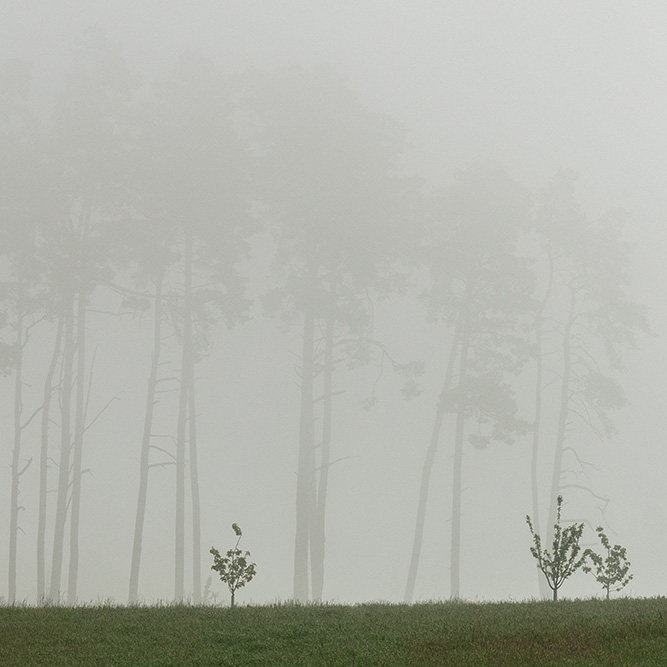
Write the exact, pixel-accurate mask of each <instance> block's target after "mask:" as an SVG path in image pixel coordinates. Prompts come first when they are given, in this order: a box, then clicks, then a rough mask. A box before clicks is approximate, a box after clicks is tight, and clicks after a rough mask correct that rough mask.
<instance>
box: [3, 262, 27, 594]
mask: <svg viewBox="0 0 667 667" xmlns="http://www.w3.org/2000/svg"><path fill="white" fill-rule="evenodd" d="M16 290H17V298H16V350H15V367H14V450H13V452H12V468H11V478H12V482H11V500H10V509H9V572H8V582H7V583H8V585H7V590H8V601H9V604H14V602H15V601H16V552H17V542H18V532H19V509H20V508H19V484H20V480H21V475H22V474H23V471H24V470H25V468H24V469H23V471H22V470H21V469H20V468H19V466H20V462H21V435H22V433H23V426H22V424H21V419H22V415H23V347H24V345H25V341H24V331H23V278H22V275H21V271H20V270H19V272H18V277H17V281H16Z"/></svg>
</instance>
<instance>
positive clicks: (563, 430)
mask: <svg viewBox="0 0 667 667" xmlns="http://www.w3.org/2000/svg"><path fill="white" fill-rule="evenodd" d="M576 305H577V293H576V289H575V288H574V287H573V286H570V307H569V312H568V316H567V321H566V323H565V328H564V330H563V370H562V375H561V390H560V411H559V415H558V429H557V431H556V448H555V451H554V465H553V470H552V473H551V496H550V498H549V521H548V524H547V525H548V526H549V527H551V526H553V525H555V523H556V512H557V502H558V501H557V499H558V494H559V492H560V481H561V476H562V474H563V472H562V468H563V451H564V447H565V436H566V434H567V426H568V417H569V410H570V377H571V373H572V349H571V347H572V341H571V336H572V325H573V323H574V318H575V311H576Z"/></svg>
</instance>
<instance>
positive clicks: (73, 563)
mask: <svg viewBox="0 0 667 667" xmlns="http://www.w3.org/2000/svg"><path fill="white" fill-rule="evenodd" d="M91 215H92V205H91V203H90V202H89V201H86V202H84V204H83V208H82V211H81V217H80V221H79V230H78V236H79V243H80V244H81V250H80V255H79V258H78V259H79V287H78V299H77V314H76V352H77V355H76V356H77V360H76V397H75V407H74V415H75V416H74V450H73V460H72V496H71V510H70V511H71V518H70V532H69V538H70V546H69V572H68V578H67V602H68V604H75V602H76V591H77V581H78V577H79V519H80V514H81V475H82V470H83V464H82V462H83V434H84V431H85V428H86V425H85V421H86V416H85V395H86V314H87V312H86V311H87V303H86V301H87V298H88V289H89V285H88V274H87V265H88V256H87V250H86V246H87V243H88V233H89V229H90V218H91Z"/></svg>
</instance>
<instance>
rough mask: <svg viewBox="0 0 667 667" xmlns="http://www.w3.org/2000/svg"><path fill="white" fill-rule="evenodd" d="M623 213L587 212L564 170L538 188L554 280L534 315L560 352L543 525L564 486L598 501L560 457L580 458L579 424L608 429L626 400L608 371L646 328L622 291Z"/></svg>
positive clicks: (539, 226)
mask: <svg viewBox="0 0 667 667" xmlns="http://www.w3.org/2000/svg"><path fill="white" fill-rule="evenodd" d="M626 219H627V216H626V214H624V213H623V212H622V211H610V212H609V213H607V214H606V215H604V216H602V217H601V218H599V219H592V218H590V217H588V216H586V215H585V214H584V213H583V212H582V211H581V209H580V207H579V206H578V204H577V202H576V197H575V191H574V177H573V175H572V174H570V173H565V172H564V173H561V174H559V175H557V176H556V177H555V178H554V179H553V181H552V183H551V184H550V185H549V187H548V188H545V189H544V191H543V192H542V193H541V208H540V211H539V216H538V218H537V221H536V230H537V234H538V237H539V240H540V243H541V246H542V248H543V249H544V253H545V255H546V256H547V262H548V264H549V266H550V267H551V268H550V269H548V273H549V274H550V275H552V276H553V277H551V278H548V280H549V281H553V287H552V288H551V289H550V293H551V294H552V298H551V300H550V304H549V312H548V313H547V314H546V315H545V314H544V312H542V313H541V314H539V315H538V317H539V320H538V321H539V323H540V325H541V326H544V324H542V323H545V322H548V323H549V330H548V332H547V336H548V344H549V350H548V351H549V352H557V353H558V357H559V364H560V367H559V368H558V369H557V371H556V372H557V376H558V395H557V397H556V398H555V399H554V400H555V402H556V404H557V411H558V415H557V421H556V429H555V431H556V438H555V447H554V454H553V456H554V458H553V465H552V467H551V471H550V472H551V484H550V489H549V492H550V496H549V497H550V498H551V503H550V507H549V514H548V525H552V524H553V523H554V520H555V517H556V504H555V503H556V501H555V499H556V498H557V497H558V495H559V494H560V492H561V491H562V490H564V489H567V488H579V489H582V490H585V491H586V492H588V493H592V494H593V495H595V496H596V497H598V498H600V499H601V500H604V499H603V498H602V497H601V496H597V494H595V493H594V492H593V491H592V490H591V489H590V488H588V487H585V486H583V485H581V484H578V483H577V482H576V480H573V479H572V478H571V479H570V480H569V481H567V482H566V483H564V482H563V477H564V476H565V475H566V474H568V472H569V471H568V470H567V468H566V466H567V463H566V458H568V457H569V458H570V459H571V460H572V461H574V462H575V464H576V465H578V466H585V465H586V461H585V460H584V459H582V458H581V456H580V455H579V452H578V451H577V447H576V444H575V441H571V444H568V439H569V438H571V436H572V432H573V431H574V430H575V429H576V426H577V423H578V424H579V425H583V426H585V427H587V428H589V429H590V430H591V432H592V433H593V434H594V435H595V436H596V437H598V438H602V439H604V438H607V437H609V436H610V435H612V434H613V432H614V424H613V420H612V413H613V412H614V411H615V410H617V409H619V408H621V407H623V406H624V405H625V403H626V398H625V395H624V392H623V389H622V388H621V386H620V385H619V384H618V382H617V381H616V379H615V377H614V376H615V375H616V374H617V373H618V372H620V371H621V370H622V367H623V366H622V361H621V356H622V350H623V348H627V347H632V346H634V345H635V344H636V339H637V335H638V334H640V333H641V332H647V331H648V324H647V319H646V311H645V309H644V308H643V307H642V306H640V305H638V304H636V303H634V302H633V301H632V300H631V299H630V298H629V296H628V288H629V283H630V275H629V267H630V261H631V252H630V251H631V246H630V245H629V244H628V242H627V241H626V240H625V237H624V231H623V229H624V225H625V221H626ZM546 353H547V350H546V349H545V350H543V352H542V356H543V355H544V354H546ZM552 356H553V355H552ZM540 390H541V388H540ZM542 400H544V399H542ZM534 456H535V454H534ZM570 474H571V473H570ZM533 495H534V498H535V496H536V495H537V492H536V490H535V489H534V491H533ZM534 513H535V514H536V508H535V509H534Z"/></svg>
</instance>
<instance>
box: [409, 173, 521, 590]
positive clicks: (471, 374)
mask: <svg viewBox="0 0 667 667" xmlns="http://www.w3.org/2000/svg"><path fill="white" fill-rule="evenodd" d="M528 205H529V199H528V197H527V195H526V193H525V192H524V190H523V189H522V188H521V187H520V186H519V185H517V184H516V183H515V182H514V181H512V180H511V179H510V178H509V176H507V175H506V174H505V173H504V172H503V171H502V170H501V169H500V168H498V167H495V166H493V165H486V166H477V167H473V168H470V169H468V170H465V171H461V172H459V173H458V174H457V178H456V180H455V182H454V183H453V184H452V185H451V186H450V187H449V188H448V189H447V190H445V192H444V193H442V195H441V196H440V197H438V198H437V199H436V200H435V201H434V204H433V210H432V212H431V214H430V218H431V220H432V224H431V225H430V228H429V229H428V230H427V233H426V234H427V235H426V236H425V237H424V248H423V250H422V252H421V262H422V263H423V265H424V266H425V268H426V269H427V270H428V272H429V275H430V286H429V288H428V289H427V290H426V291H425V293H424V295H423V296H424V298H425V300H426V304H427V309H428V313H429V317H430V318H432V319H433V320H441V321H442V322H444V324H445V326H446V329H447V331H448V334H449V355H448V361H447V366H446V370H445V377H444V381H443V385H442V390H441V392H440V397H439V399H438V403H437V405H436V412H435V420H434V424H433V429H432V434H431V439H430V442H429V445H428V448H427V452H426V458H425V462H424V467H423V471H422V478H421V485H420V492H419V502H418V507H417V521H416V527H415V535H414V541H413V549H412V557H411V562H410V568H409V572H408V581H407V584H406V589H405V600H406V601H408V602H409V601H411V600H412V597H413V595H414V588H415V582H416V578H417V569H418V565H419V559H420V555H421V545H422V539H423V530H424V522H425V516H426V504H427V499H428V491H429V485H430V479H431V471H432V467H433V463H434V461H435V456H436V453H437V449H438V445H439V442H440V439H441V434H442V430H443V426H444V423H445V416H446V415H447V414H448V413H450V414H453V415H455V423H454V433H453V448H454V467H453V478H452V535H451V562H450V571H451V582H450V584H451V596H452V597H454V598H456V597H458V596H459V591H460V583H459V577H460V531H461V479H462V468H463V448H464V442H465V440H466V439H467V441H468V442H470V443H471V444H473V445H474V446H475V447H478V448H484V447H487V446H488V445H489V443H490V442H491V441H494V440H503V441H506V442H511V441H512V440H513V438H514V437H515V436H516V435H517V434H520V433H523V432H525V431H526V427H527V425H526V424H525V423H524V422H523V421H522V420H521V419H519V418H518V417H517V416H516V413H517V410H518V407H517V405H516V402H515V399H514V391H513V387H512V384H511V377H512V376H513V375H516V374H518V373H519V372H520V371H521V369H522V367H523V365H524V363H525V362H526V360H527V358H528V341H527V340H526V336H525V333H524V331H523V328H524V326H525V324H526V322H527V320H526V318H527V317H528V315H529V313H530V310H531V307H532V303H533V300H532V298H533V297H532V294H533V282H534V281H533V275H532V272H531V270H530V268H529V262H528V260H527V259H526V258H524V257H522V256H520V255H519V254H518V249H517V243H518V240H519V232H520V230H521V229H522V227H525V224H526V222H527V214H528ZM469 421H473V423H474V424H475V426H476V428H475V431H476V432H475V431H469V432H468V434H467V438H466V428H467V423H468V422H469Z"/></svg>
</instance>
